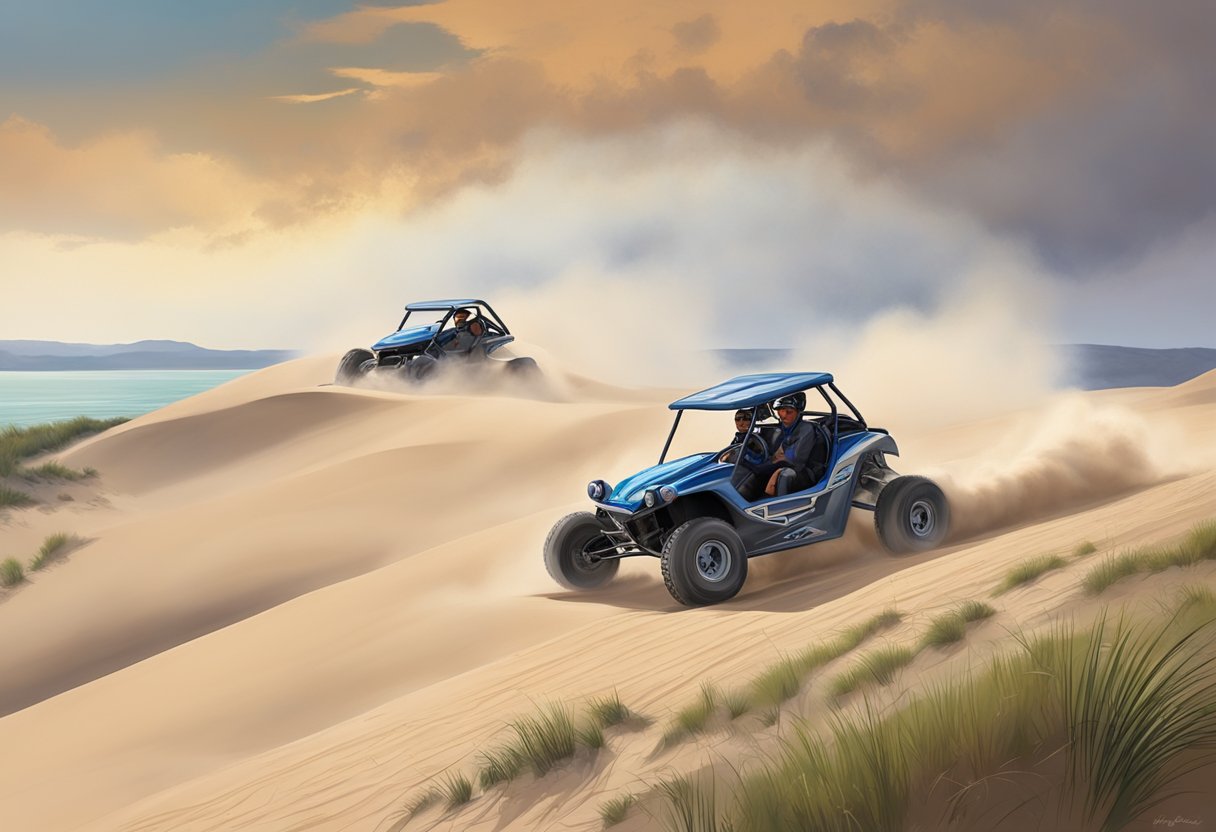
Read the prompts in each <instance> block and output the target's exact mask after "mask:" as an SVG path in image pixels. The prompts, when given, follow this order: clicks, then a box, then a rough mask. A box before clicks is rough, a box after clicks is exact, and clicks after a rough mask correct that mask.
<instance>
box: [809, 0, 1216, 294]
mask: <svg viewBox="0 0 1216 832" xmlns="http://www.w3.org/2000/svg"><path fill="white" fill-rule="evenodd" d="M893 21H894V22H890V21H889V22H888V23H887V24H886V25H879V24H876V23H872V22H869V21H862V20H855V21H850V22H846V23H840V24H828V25H825V26H818V27H814V28H812V29H810V30H809V31H808V32H807V33H806V37H805V39H804V42H803V44H802V48H801V50H800V51H799V52H798V54H797V55H795V56H794V59H793V61H791V62H790V63H789V64H788V66H789V67H790V69H791V71H792V72H793V73H794V74H795V77H796V78H797V80H798V83H799V84H800V85H801V88H802V89H803V91H804V94H805V96H806V99H807V102H808V104H809V105H810V106H811V107H812V108H815V109H816V111H817V119H816V124H815V127H816V128H817V129H821V130H825V131H827V132H828V133H834V134H836V135H837V136H838V137H842V138H845V139H846V142H845V144H846V145H847V146H849V147H851V149H852V150H853V151H854V153H855V155H861V156H863V157H868V160H869V161H870V162H871V163H873V164H875V165H877V166H879V167H880V168H881V169H883V170H885V171H887V172H892V173H895V174H897V175H900V176H902V177H904V178H905V179H906V181H909V182H911V183H913V184H915V185H916V186H917V187H918V188H921V189H923V190H924V192H925V193H927V194H930V195H932V196H934V197H936V198H937V199H940V200H944V201H946V202H948V203H951V204H953V205H954V206H956V207H959V208H961V209H962V210H965V211H972V212H974V213H976V214H977V215H978V216H979V217H981V218H982V219H984V220H985V221H986V222H987V223H988V224H989V225H990V226H991V227H993V228H994V229H996V230H998V231H1000V232H1003V233H1012V234H1015V235H1018V236H1020V237H1022V238H1024V239H1027V240H1029V241H1031V242H1032V243H1033V244H1034V245H1035V247H1036V249H1037V250H1038V251H1039V253H1040V254H1041V255H1042V256H1044V257H1045V258H1046V259H1047V261H1048V262H1049V263H1050V264H1051V265H1053V266H1054V267H1056V268H1057V269H1060V270H1061V271H1063V272H1065V273H1076V274H1084V273H1086V272H1088V271H1091V270H1093V269H1095V268H1100V267H1102V266H1104V265H1108V264H1112V263H1116V262H1121V261H1132V260H1135V259H1137V258H1139V257H1141V256H1143V255H1144V253H1145V252H1146V251H1148V250H1149V249H1150V248H1151V247H1153V246H1154V245H1155V244H1157V243H1158V242H1160V241H1161V240H1163V239H1166V238H1169V237H1171V236H1174V235H1177V234H1179V233H1181V232H1182V231H1183V230H1184V229H1186V228H1187V227H1188V226H1191V225H1193V224H1195V223H1197V222H1200V221H1202V220H1203V219H1204V218H1206V217H1209V216H1211V215H1212V214H1213V212H1216V153H1214V152H1213V148H1214V147H1216V107H1212V106H1211V105H1210V104H1207V103H1205V102H1208V101H1210V100H1211V95H1212V93H1211V90H1212V89H1213V88H1214V87H1216V58H1214V57H1213V55H1214V49H1213V44H1216V4H1213V3H1211V2H1207V1H1206V0H1182V2H1170V3H1166V4H1146V3H1141V2H1134V1H1133V0H1112V1H1111V2H1101V3H1099V2H1093V0H1064V2H1059V1H1058V0H1053V2H1050V3H1048V2H1038V1H1037V0H1029V1H1028V2H1018V3H1006V2H995V0H992V1H990V0H979V1H978V2H977V1H976V0H919V1H918V2H913V3H909V4H907V5H906V6H905V7H903V9H902V10H900V12H899V13H898V14H897V15H896V16H895V17H894V19H893ZM943 33H944V36H943ZM1062 33H1067V35H1064V34H1062ZM930 37H937V38H938V39H939V40H940V41H941V42H942V43H944V44H949V43H951V42H952V41H953V43H955V44H956V45H957V49H958V50H959V52H960V53H963V52H965V51H966V50H967V48H968V41H971V40H983V39H987V40H990V41H992V42H994V43H1003V44H1013V45H1015V47H1016V48H1015V49H1013V50H1011V51H1010V53H1009V54H1008V55H1006V56H1005V57H1001V56H997V55H994V56H993V57H992V59H991V66H992V67H993V71H994V72H995V73H1001V72H1003V73H1004V76H1003V77H996V78H989V77H986V73H985V72H984V71H983V67H982V66H981V67H980V71H978V72H977V71H976V66H975V64H968V65H965V66H960V68H959V71H958V73H957V74H952V73H951V72H950V71H949V63H948V62H943V65H942V67H941V68H940V69H939V70H938V71H937V72H936V73H933V74H930V75H929V76H928V77H927V78H921V79H920V83H919V84H918V85H911V84H908V83H904V82H903V81H902V79H901V77H900V71H901V68H903V67H905V66H907V62H906V61H903V62H901V60H900V58H899V55H898V54H897V53H896V47H897V45H898V46H901V47H905V48H906V50H915V49H916V48H917V43H918V42H920V41H925V40H927V39H928V38H930ZM1019 59H1020V60H1021V61H1023V62H1024V63H1022V65H1020V66H1019V65H1018V61H1019ZM858 67H861V68H862V70H863V71H858ZM1037 72H1039V73H1044V76H1043V78H1042V79H1041V80H1040V81H1037V82H1036V83H1037V84H1038V86H1039V87H1040V88H1041V93H1042V94H1041V95H1039V96H1027V95H1026V94H1025V92H1024V90H1019V88H1018V84H1017V80H1018V77H1019V76H1020V77H1022V78H1031V77H1033V73H1037ZM926 82H927V83H926ZM985 84H988V85H990V87H991V91H990V93H988V95H987V96H985V95H983V94H982V90H983V86H984V85H985ZM1011 88H1013V89H1014V90H1015V92H1014V93H1011V91H1010V90H1011ZM977 90H978V91H979V92H978V93H977ZM941 96H953V102H954V103H953V106H952V107H944V106H943V105H942V104H941V102H940V101H936V102H935V100H934V99H935V98H938V97H941ZM948 100H949V99H948ZM943 111H949V113H950V115H951V117H953V118H954V119H955V121H954V122H953V123H952V122H949V121H947V120H945V119H943V117H942V113H943ZM916 131H921V133H920V135H921V136H922V137H924V138H921V139H920V140H915V139H913V140H908V139H904V140H902V141H896V142H892V141H890V140H889V136H890V135H892V134H894V135H897V136H908V135H916ZM859 136H860V137H862V140H861V141H857V142H852V141H849V139H852V138H857V137H859Z"/></svg>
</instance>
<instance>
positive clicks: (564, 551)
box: [545, 511, 621, 589]
mask: <svg viewBox="0 0 1216 832" xmlns="http://www.w3.org/2000/svg"><path fill="white" fill-rule="evenodd" d="M604 531H605V530H604V527H603V525H601V524H600V521H599V519H598V518H597V517H596V516H595V515H594V514H592V513H591V512H589V511H576V512H575V513H574V514H567V515H566V516H565V517H563V518H562V519H561V520H558V521H557V523H555V524H554V526H553V528H552V529H550V530H549V536H548V537H546V538H545V569H547V570H548V571H549V576H550V577H552V578H553V580H555V581H557V582H558V583H559V584H561V585H562V586H564V587H565V588H566V589H595V588H597V587H601V586H603V585H604V584H606V583H608V582H609V581H611V580H612V579H613V578H614V577H616V573H617V570H618V569H620V568H621V562H620V560H618V559H617V558H597V557H594V556H591V555H588V554H587V553H588V551H594V550H595V549H597V548H599V549H602V548H605V547H607V546H608V545H609V543H608V538H606V537H605V536H604Z"/></svg>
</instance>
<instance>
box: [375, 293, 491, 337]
mask: <svg viewBox="0 0 1216 832" xmlns="http://www.w3.org/2000/svg"><path fill="white" fill-rule="evenodd" d="M468 307H477V316H478V317H485V316H486V314H488V315H489V318H490V321H491V323H493V324H494V325H495V326H497V327H498V328H499V329H500V330H502V334H503V335H510V334H511V330H509V329H507V325H506V324H504V323H503V322H502V318H500V317H498V313H497V312H495V311H494V307H492V306H490V304H488V303H486V302H485V301H484V300H476V299H474V298H468V299H465V300H431V301H424V302H422V303H411V304H410V305H409V306H407V307H405V317H404V318H402V319H401V323H399V324H397V331H398V332H400V331H401V330H402V329H404V328H405V322H406V321H408V320H409V319H410V314H411V313H413V312H447V314H446V315H444V316H443V318H442V319H441V320H440V321H439V328H440V329H443V327H444V326H445V325H446V324H447V322H448V319H449V318H451V317H452V316H453V315H455V314H456V312H457V311H458V310H460V309H465V308H468ZM483 309H484V310H485V314H483V313H482V310H483Z"/></svg>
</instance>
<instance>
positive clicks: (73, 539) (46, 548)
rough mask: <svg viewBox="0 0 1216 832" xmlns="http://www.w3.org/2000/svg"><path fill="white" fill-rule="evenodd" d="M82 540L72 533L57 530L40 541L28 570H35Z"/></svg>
mask: <svg viewBox="0 0 1216 832" xmlns="http://www.w3.org/2000/svg"><path fill="white" fill-rule="evenodd" d="M82 542H83V541H82V540H81V539H80V538H79V537H77V536H76V535H74V534H67V533H65V532H58V533H56V534H53V535H50V536H49V537H47V539H46V540H44V541H42V546H41V547H40V548H39V549H38V554H36V555H34V559H33V560H31V561H30V571H31V572H37V571H38V570H39V569H42V568H43V567H45V566H46V565H48V564H49V563H51V562H52V561H54V560H55V559H56V558H58V557H60V556H62V555H63V554H65V553H66V552H67V551H68V550H69V549H71V548H73V547H75V546H79V545H80V544H81V543H82Z"/></svg>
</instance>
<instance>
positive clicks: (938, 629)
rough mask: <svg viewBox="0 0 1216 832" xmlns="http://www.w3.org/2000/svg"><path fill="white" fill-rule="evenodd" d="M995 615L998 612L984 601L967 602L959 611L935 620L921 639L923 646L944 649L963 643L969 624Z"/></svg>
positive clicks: (952, 611)
mask: <svg viewBox="0 0 1216 832" xmlns="http://www.w3.org/2000/svg"><path fill="white" fill-rule="evenodd" d="M994 615H996V610H994V609H993V608H992V607H990V606H989V605H988V604H985V603H984V602H983V601H966V602H964V603H963V604H960V605H959V607H958V609H956V610H951V611H950V612H948V613H945V614H944V615H939V616H938V617H937V618H934V619H933V620H932V621H931V622H930V623H929V629H928V630H927V631H926V632H925V634H924V636H923V637H922V638H921V644H922V645H924V646H925V647H944V646H946V645H947V644H954V643H955V642H958V641H962V640H963V638H964V637H965V636H966V635H967V625H968V624H970V623H971V622H973V621H981V620H983V619H985V618H991V617H992V616H994Z"/></svg>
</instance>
